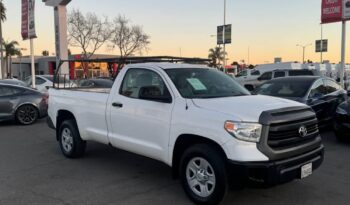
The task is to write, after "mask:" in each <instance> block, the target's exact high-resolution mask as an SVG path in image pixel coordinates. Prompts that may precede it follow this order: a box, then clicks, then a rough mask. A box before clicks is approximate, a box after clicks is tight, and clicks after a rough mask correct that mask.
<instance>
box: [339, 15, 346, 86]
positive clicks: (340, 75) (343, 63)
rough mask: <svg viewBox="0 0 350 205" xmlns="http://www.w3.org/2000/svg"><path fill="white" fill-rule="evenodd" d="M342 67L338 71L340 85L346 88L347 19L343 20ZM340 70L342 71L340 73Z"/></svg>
mask: <svg viewBox="0 0 350 205" xmlns="http://www.w3.org/2000/svg"><path fill="white" fill-rule="evenodd" d="M341 41H342V42H341V68H340V71H338V74H339V78H340V85H341V86H342V87H343V88H344V72H345V45H346V21H343V22H342V38H341ZM339 72H340V73H339Z"/></svg>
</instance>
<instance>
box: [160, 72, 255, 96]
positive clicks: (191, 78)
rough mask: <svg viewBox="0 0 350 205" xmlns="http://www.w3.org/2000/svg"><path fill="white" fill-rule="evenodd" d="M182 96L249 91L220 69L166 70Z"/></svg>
mask: <svg viewBox="0 0 350 205" xmlns="http://www.w3.org/2000/svg"><path fill="white" fill-rule="evenodd" d="M166 73H167V74H168V75H169V77H170V78H171V80H172V81H173V83H174V84H175V86H176V88H177V89H178V91H179V92H180V94H181V95H182V97H184V98H190V99H191V98H222V97H232V96H241V95H250V93H249V92H248V91H247V90H246V89H245V88H243V87H242V86H240V85H239V84H238V83H237V82H236V81H235V80H234V79H232V78H231V77H229V76H227V75H225V74H224V73H222V72H220V71H216V70H213V69H204V68H184V69H169V70H166Z"/></svg>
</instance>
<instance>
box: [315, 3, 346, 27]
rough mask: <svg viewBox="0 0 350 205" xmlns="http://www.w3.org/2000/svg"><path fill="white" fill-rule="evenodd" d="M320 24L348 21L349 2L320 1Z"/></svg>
mask: <svg viewBox="0 0 350 205" xmlns="http://www.w3.org/2000/svg"><path fill="white" fill-rule="evenodd" d="M321 19H322V23H334V22H340V21H344V20H349V19H350V0H322V17H321Z"/></svg>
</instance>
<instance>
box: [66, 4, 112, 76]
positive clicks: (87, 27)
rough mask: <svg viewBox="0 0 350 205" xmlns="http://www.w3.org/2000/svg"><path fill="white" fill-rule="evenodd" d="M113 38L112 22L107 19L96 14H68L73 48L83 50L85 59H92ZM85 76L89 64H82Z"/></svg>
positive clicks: (79, 12) (73, 12)
mask: <svg viewBox="0 0 350 205" xmlns="http://www.w3.org/2000/svg"><path fill="white" fill-rule="evenodd" d="M110 37H111V29H110V22H109V21H108V18H107V17H104V18H103V19H101V18H99V17H98V16H97V15H96V14H94V13H87V14H86V15H84V14H82V12H81V11H80V10H72V11H71V12H70V13H69V14H68V40H69V44H70V45H71V46H72V47H78V48H80V49H81V50H82V57H83V59H90V58H91V57H92V56H93V55H94V54H95V52H96V51H97V50H98V49H100V48H101V47H102V46H103V45H104V44H105V43H106V41H107V40H109V39H110ZM82 67H83V70H84V74H85V76H86V75H87V64H86V63H82Z"/></svg>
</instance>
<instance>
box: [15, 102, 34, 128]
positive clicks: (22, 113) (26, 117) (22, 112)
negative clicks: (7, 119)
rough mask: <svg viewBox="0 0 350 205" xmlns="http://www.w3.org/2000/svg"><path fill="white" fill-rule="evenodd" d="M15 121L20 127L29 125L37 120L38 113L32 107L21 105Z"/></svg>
mask: <svg viewBox="0 0 350 205" xmlns="http://www.w3.org/2000/svg"><path fill="white" fill-rule="evenodd" d="M15 117H16V121H17V122H18V123H20V124H21V125H31V124H33V123H35V122H36V121H37V120H38V118H39V111H38V109H37V108H36V107H34V106H33V105H22V106H21V107H19V108H18V109H17V111H16V116H15Z"/></svg>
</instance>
